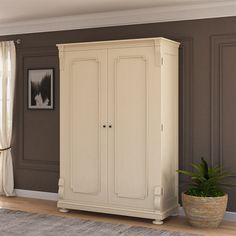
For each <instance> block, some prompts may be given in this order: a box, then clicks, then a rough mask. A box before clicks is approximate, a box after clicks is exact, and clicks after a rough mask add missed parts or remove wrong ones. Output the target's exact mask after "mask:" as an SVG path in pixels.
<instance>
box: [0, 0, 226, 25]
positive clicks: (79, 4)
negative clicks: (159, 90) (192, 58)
mask: <svg viewBox="0 0 236 236" xmlns="http://www.w3.org/2000/svg"><path fill="white" fill-rule="evenodd" d="M209 2H212V1H206V0H39V1H35V0H18V1H17V0H0V6H1V7H0V23H12V22H18V21H25V20H34V19H44V18H51V17H62V16H72V15H79V14H88V13H98V12H110V11H122V10H131V9H140V8H153V7H168V6H169V7H170V6H184V5H185V6H186V5H193V4H199V3H209ZM213 2H225V0H214V1H213Z"/></svg>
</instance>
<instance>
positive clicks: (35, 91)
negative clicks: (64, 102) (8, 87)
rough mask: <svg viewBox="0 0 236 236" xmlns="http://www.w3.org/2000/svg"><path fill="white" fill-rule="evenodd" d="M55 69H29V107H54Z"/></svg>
mask: <svg viewBox="0 0 236 236" xmlns="http://www.w3.org/2000/svg"><path fill="white" fill-rule="evenodd" d="M53 72H54V70H53V69H29V70H28V108H29V109H53V108H54V101H53V98H54V94H53V91H54V89H53V86H54V84H53V81H54V78H53V76H54V73H53Z"/></svg>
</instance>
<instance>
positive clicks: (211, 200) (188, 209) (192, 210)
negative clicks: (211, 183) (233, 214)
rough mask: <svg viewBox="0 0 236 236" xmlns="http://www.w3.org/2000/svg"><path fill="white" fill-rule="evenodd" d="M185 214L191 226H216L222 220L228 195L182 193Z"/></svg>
mask: <svg viewBox="0 0 236 236" xmlns="http://www.w3.org/2000/svg"><path fill="white" fill-rule="evenodd" d="M182 202H183V208H184V211H185V215H186V217H187V220H188V222H189V223H190V224H191V225H192V226H196V227H202V228H217V227H218V226H219V224H220V223H221V221H222V220H223V217H224V214H225V211H226V206H227V202H228V195H227V194H225V195H224V196H222V197H195V196H191V195H187V194H185V193H182Z"/></svg>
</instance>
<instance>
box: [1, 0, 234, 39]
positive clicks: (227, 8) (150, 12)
mask: <svg viewBox="0 0 236 236" xmlns="http://www.w3.org/2000/svg"><path fill="white" fill-rule="evenodd" d="M227 16H236V1H228V2H212V3H209V2H208V3H207V4H197V5H187V6H184V7H183V6H169V7H158V8H145V9H137V10H126V11H113V12H105V13H92V14H84V15H78V16H66V17H55V18H45V19H39V20H31V21H21V22H17V23H8V24H0V35H12V34H22V33H36V32H49V31H61V30H73V29H85V28H98V27H107V26H119V25H133V24H143V23H155V22H169V21H180V20H193V19H204V18H214V17H227Z"/></svg>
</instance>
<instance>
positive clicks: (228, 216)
mask: <svg viewBox="0 0 236 236" xmlns="http://www.w3.org/2000/svg"><path fill="white" fill-rule="evenodd" d="M179 215H180V216H185V213H184V209H183V207H179ZM224 220H228V221H236V212H231V211H226V213H225V216H224Z"/></svg>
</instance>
